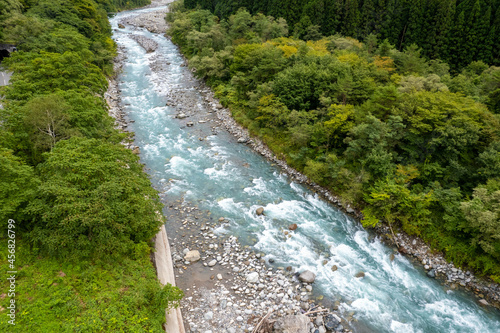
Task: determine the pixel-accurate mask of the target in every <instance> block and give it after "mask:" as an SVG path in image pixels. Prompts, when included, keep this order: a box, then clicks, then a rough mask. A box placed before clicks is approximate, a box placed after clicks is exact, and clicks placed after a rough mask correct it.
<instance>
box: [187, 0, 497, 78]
mask: <svg viewBox="0 0 500 333" xmlns="http://www.w3.org/2000/svg"><path fill="white" fill-rule="evenodd" d="M185 4H186V7H188V8H195V7H197V6H200V7H201V8H203V9H208V10H210V11H212V12H213V13H215V15H217V16H219V17H220V18H223V19H227V18H228V17H229V15H231V14H234V13H236V11H237V10H238V9H239V8H241V7H245V8H247V9H248V10H249V11H250V13H252V14H257V13H263V14H265V15H271V16H273V17H275V18H279V17H282V18H284V19H286V21H287V22H288V24H289V26H290V33H292V34H293V35H294V36H295V37H300V38H304V39H311V37H312V38H318V39H319V38H321V35H324V36H330V35H334V34H336V33H339V34H341V35H343V36H349V37H353V38H358V39H360V40H363V41H366V38H368V36H370V35H371V34H373V35H375V36H377V38H379V39H380V40H384V39H387V40H388V41H389V43H391V44H392V45H395V46H396V48H397V49H398V50H399V51H403V50H404V49H405V48H406V47H408V46H410V45H412V44H417V45H418V46H419V47H420V48H421V49H422V55H424V56H426V57H427V58H429V59H442V60H444V61H446V62H447V63H448V64H449V65H450V67H451V69H452V70H453V71H458V70H461V69H462V68H464V67H465V66H467V65H468V64H469V63H471V62H472V61H478V60H481V61H483V62H485V63H487V64H490V65H497V66H498V65H500V1H498V0H417V1H414V0H380V1H376V0H305V1H297V0H256V1H253V0H252V1H250V0H218V1H215V0H185Z"/></svg>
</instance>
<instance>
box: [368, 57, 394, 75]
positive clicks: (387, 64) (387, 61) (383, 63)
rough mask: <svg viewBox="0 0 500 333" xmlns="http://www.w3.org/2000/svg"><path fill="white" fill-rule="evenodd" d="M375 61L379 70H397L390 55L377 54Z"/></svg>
mask: <svg viewBox="0 0 500 333" xmlns="http://www.w3.org/2000/svg"><path fill="white" fill-rule="evenodd" d="M373 63H374V64H375V66H376V67H377V69H379V70H384V71H387V72H392V71H395V70H396V68H395V67H394V60H392V58H390V57H380V56H375V59H374V60H373Z"/></svg>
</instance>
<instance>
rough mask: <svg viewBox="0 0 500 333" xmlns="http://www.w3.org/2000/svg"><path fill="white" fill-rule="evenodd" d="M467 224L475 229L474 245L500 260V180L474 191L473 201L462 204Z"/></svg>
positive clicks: (494, 180) (492, 180)
mask: <svg viewBox="0 0 500 333" xmlns="http://www.w3.org/2000/svg"><path fill="white" fill-rule="evenodd" d="M460 209H461V210H462V212H463V214H464V216H465V219H466V220H467V222H468V223H469V224H470V225H471V226H472V228H474V229H475V230H474V231H475V232H474V236H473V238H472V244H478V245H479V246H480V247H481V248H482V249H483V251H484V252H486V253H488V254H489V255H491V256H493V257H495V258H497V259H499V258H500V180H498V179H491V180H490V181H489V182H488V183H487V184H486V185H482V186H478V187H476V188H475V189H474V193H473V196H472V199H471V200H470V201H466V202H462V204H461V206H460Z"/></svg>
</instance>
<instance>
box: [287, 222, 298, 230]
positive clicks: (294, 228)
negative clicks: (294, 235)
mask: <svg viewBox="0 0 500 333" xmlns="http://www.w3.org/2000/svg"><path fill="white" fill-rule="evenodd" d="M288 230H292V231H294V230H297V223H294V224H290V225H289V226H288Z"/></svg>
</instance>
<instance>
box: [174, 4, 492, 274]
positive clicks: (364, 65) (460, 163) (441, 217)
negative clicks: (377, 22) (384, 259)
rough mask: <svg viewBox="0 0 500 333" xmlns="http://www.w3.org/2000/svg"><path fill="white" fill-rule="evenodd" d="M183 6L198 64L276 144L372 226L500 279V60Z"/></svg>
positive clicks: (178, 16) (185, 41)
mask: <svg viewBox="0 0 500 333" xmlns="http://www.w3.org/2000/svg"><path fill="white" fill-rule="evenodd" d="M218 3H223V2H218ZM293 3H294V2H293ZM276 6H277V5H276ZM282 7H283V6H282ZM172 9H173V12H172V13H169V14H168V15H167V20H168V21H169V22H170V29H169V34H170V35H171V36H172V40H173V41H174V42H175V43H177V44H178V45H179V46H180V47H181V49H182V51H183V52H184V54H186V55H187V57H188V59H189V66H190V67H191V68H192V70H193V71H194V72H195V73H196V75H197V76H199V77H200V78H203V79H205V80H206V82H207V83H208V84H209V85H211V86H212V88H213V89H214V90H215V92H216V95H217V96H218V97H219V98H220V99H221V102H222V103H223V104H224V105H226V106H229V107H230V108H231V111H232V113H233V115H234V116H235V118H236V119H237V120H238V121H239V122H240V123H242V124H243V125H244V126H246V127H248V128H249V129H250V130H251V131H252V132H253V133H254V134H255V135H258V136H259V137H260V138H262V139H263V140H264V141H265V142H266V143H267V144H268V145H269V146H270V147H271V149H273V150H274V152H275V153H276V154H277V155H278V156H281V157H282V158H284V159H286V160H287V162H288V163H289V164H290V165H292V166H293V167H295V168H297V169H298V170H300V171H303V172H305V173H306V174H307V175H308V176H309V177H310V178H311V179H312V180H314V181H315V182H317V183H319V184H322V185H324V186H326V187H328V188H330V189H331V190H332V191H333V192H334V193H336V194H338V195H340V196H341V198H342V200H343V202H344V204H348V203H349V204H352V205H355V206H357V207H360V208H362V209H363V214H364V220H363V223H364V224H365V225H366V226H374V225H376V224H378V223H379V221H380V220H384V221H386V222H387V223H389V225H390V226H392V227H393V228H401V229H403V230H404V231H406V232H407V233H409V234H412V235H418V236H421V237H422V238H424V239H425V240H426V241H428V242H429V243H430V244H432V246H433V247H434V248H435V249H436V250H439V251H443V252H444V253H445V254H446V256H447V257H448V259H450V260H453V261H454V262H455V263H456V264H458V265H463V266H468V267H470V268H473V269H475V270H476V271H477V272H480V273H483V274H485V275H489V276H490V277H491V278H493V279H495V280H496V281H500V137H499V135H500V123H499V121H500V119H499V118H500V117H499V114H500V103H499V101H500V99H499V97H500V68H499V67H494V66H491V67H490V66H488V65H486V64H485V63H484V62H482V61H475V62H471V63H470V64H468V65H467V66H465V67H464V69H463V70H462V71H461V72H460V73H459V74H457V75H450V71H449V66H448V64H446V63H445V62H443V61H441V60H426V59H425V58H424V57H423V54H422V50H421V48H419V47H418V46H416V45H415V44H412V45H409V46H407V47H405V48H404V50H403V51H399V50H398V48H396V47H395V46H394V45H392V44H391V43H390V42H389V41H388V40H386V39H385V40H383V41H380V39H378V38H377V37H376V36H375V35H370V36H369V38H367V40H366V42H365V43H361V42H359V41H358V40H355V39H353V38H350V37H342V36H340V35H334V36H330V37H326V38H319V39H318V38H314V39H313V40H309V41H303V40H300V39H296V38H290V37H287V36H288V35H289V33H290V30H289V29H290V27H289V25H288V24H287V22H286V21H285V20H284V19H282V18H280V19H275V18H273V17H271V16H265V15H263V14H261V13H260V14H257V15H255V16H252V15H251V13H249V12H248V11H246V10H244V9H241V10H239V11H238V12H237V13H236V14H234V15H231V16H229V17H228V19H227V20H220V19H219V17H217V16H215V15H213V14H212V13H211V12H210V11H208V10H195V11H192V10H191V11H189V10H187V9H185V8H184V5H183V3H182V2H177V3H175V4H174V5H173V6H172Z"/></svg>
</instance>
